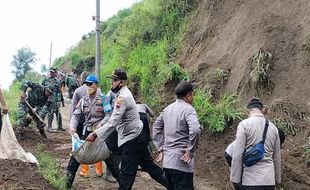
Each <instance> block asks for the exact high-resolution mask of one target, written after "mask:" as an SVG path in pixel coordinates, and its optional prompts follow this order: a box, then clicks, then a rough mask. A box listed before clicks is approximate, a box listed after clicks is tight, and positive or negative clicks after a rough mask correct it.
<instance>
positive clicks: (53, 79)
mask: <svg viewBox="0 0 310 190" xmlns="http://www.w3.org/2000/svg"><path fill="white" fill-rule="evenodd" d="M42 85H43V86H48V85H49V86H51V88H52V91H53V98H52V100H51V101H52V107H51V109H50V110H48V114H47V119H48V120H47V131H48V132H56V131H53V130H52V123H53V119H54V113H55V114H56V120H57V127H58V129H57V130H60V131H65V129H64V128H62V117H61V113H60V111H59V108H60V102H62V104H63V106H64V102H63V96H62V92H61V82H60V80H59V79H58V78H57V69H55V68H51V69H50V76H49V77H46V78H45V79H44V80H43V82H42Z"/></svg>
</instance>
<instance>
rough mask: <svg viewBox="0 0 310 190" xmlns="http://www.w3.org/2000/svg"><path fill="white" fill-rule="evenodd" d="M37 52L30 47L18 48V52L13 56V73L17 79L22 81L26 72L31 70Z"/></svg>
mask: <svg viewBox="0 0 310 190" xmlns="http://www.w3.org/2000/svg"><path fill="white" fill-rule="evenodd" d="M35 56H36V53H35V52H32V51H31V50H30V48H29V47H22V48H21V49H19V50H17V54H16V55H14V56H13V61H12V62H11V66H13V67H14V70H13V71H12V73H13V74H14V75H15V80H17V81H21V80H22V79H23V78H25V75H26V73H27V72H28V71H29V70H31V67H32V66H33V65H34V64H35V63H36V61H37V59H36V58H35Z"/></svg>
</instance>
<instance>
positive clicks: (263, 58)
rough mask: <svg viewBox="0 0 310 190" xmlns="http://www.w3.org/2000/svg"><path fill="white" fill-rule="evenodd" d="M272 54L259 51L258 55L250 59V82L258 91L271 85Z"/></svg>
mask: <svg viewBox="0 0 310 190" xmlns="http://www.w3.org/2000/svg"><path fill="white" fill-rule="evenodd" d="M271 59H272V55H271V53H269V52H267V51H263V50H261V49H260V50H259V51H258V53H257V54H256V55H254V56H253V57H251V58H250V64H251V72H250V81H251V84H253V85H254V87H255V89H256V91H261V90H263V88H264V87H267V86H269V85H270V84H271V81H270V76H269V75H270V68H271V64H270V62H271Z"/></svg>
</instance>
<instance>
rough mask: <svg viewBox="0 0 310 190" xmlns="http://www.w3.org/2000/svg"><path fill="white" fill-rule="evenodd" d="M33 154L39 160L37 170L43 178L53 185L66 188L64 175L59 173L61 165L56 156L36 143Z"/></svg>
mask: <svg viewBox="0 0 310 190" xmlns="http://www.w3.org/2000/svg"><path fill="white" fill-rule="evenodd" d="M35 155H36V158H37V159H38V162H39V172H40V173H41V174H42V175H43V176H44V178H45V179H46V180H48V182H49V183H50V184H52V185H53V186H54V187H56V188H58V189H63V190H64V189H66V186H65V185H66V177H63V175H62V174H61V167H60V165H59V162H58V161H57V160H56V158H54V157H53V156H51V155H49V154H47V153H45V152H44V147H43V145H38V147H37V149H36V152H35Z"/></svg>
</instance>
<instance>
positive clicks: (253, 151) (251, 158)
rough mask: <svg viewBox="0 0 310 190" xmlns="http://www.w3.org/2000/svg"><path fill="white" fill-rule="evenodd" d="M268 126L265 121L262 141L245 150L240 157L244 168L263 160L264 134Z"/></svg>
mask: <svg viewBox="0 0 310 190" xmlns="http://www.w3.org/2000/svg"><path fill="white" fill-rule="evenodd" d="M268 125H269V122H268V120H267V119H266V121H265V128H264V132H263V140H262V141H260V142H259V143H257V144H255V145H254V146H251V147H249V148H247V149H246V150H245V151H244V153H243V155H242V160H243V164H244V165H245V167H251V166H253V165H255V164H256V163H257V162H258V161H260V160H261V159H263V158H264V154H265V146H264V144H265V139H266V134H267V130H268Z"/></svg>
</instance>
